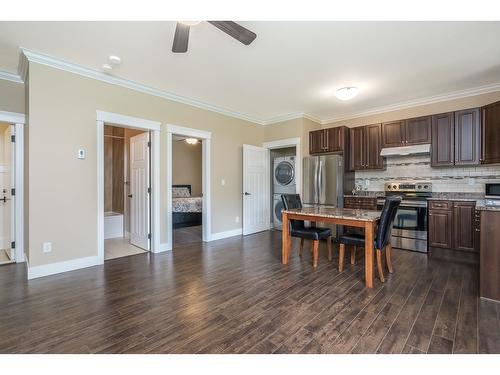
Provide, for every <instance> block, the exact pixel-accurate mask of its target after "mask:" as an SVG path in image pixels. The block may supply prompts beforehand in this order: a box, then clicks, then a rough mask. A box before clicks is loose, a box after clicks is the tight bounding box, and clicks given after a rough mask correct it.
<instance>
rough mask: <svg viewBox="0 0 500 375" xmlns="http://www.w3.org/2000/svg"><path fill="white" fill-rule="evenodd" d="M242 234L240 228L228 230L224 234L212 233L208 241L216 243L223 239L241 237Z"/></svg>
mask: <svg viewBox="0 0 500 375" xmlns="http://www.w3.org/2000/svg"><path fill="white" fill-rule="evenodd" d="M242 234H243V229H242V228H238V229H233V230H228V231H225V232H219V233H212V236H211V237H210V241H217V240H222V239H223V238H228V237H234V236H241V235H242Z"/></svg>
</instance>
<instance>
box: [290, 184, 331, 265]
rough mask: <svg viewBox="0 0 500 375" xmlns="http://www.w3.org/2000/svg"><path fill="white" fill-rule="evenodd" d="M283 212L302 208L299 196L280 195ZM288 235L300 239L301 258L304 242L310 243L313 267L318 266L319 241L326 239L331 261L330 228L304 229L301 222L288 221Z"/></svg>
mask: <svg viewBox="0 0 500 375" xmlns="http://www.w3.org/2000/svg"><path fill="white" fill-rule="evenodd" d="M281 200H282V201H283V206H284V207H285V210H290V209H300V208H302V201H301V200H300V195H299V194H281ZM289 222H290V224H289V225H290V235H291V236H292V237H298V238H300V249H299V255H300V256H302V252H303V250H304V241H305V240H311V241H312V245H313V246H312V252H313V267H317V266H318V249H319V241H320V240H324V239H326V244H327V247H328V260H329V261H331V260H332V230H331V229H330V228H321V227H306V225H305V223H304V221H303V220H290V221H289Z"/></svg>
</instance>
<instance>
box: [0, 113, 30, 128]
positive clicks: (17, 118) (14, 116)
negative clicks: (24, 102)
mask: <svg viewBox="0 0 500 375" xmlns="http://www.w3.org/2000/svg"><path fill="white" fill-rule="evenodd" d="M0 121H2V122H8V123H11V124H23V125H24V124H25V123H26V116H25V115H24V114H22V113H16V112H7V111H0Z"/></svg>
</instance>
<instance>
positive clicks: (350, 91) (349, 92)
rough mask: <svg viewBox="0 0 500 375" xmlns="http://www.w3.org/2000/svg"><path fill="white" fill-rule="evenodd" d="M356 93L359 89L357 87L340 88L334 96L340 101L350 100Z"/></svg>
mask: <svg viewBox="0 0 500 375" xmlns="http://www.w3.org/2000/svg"><path fill="white" fill-rule="evenodd" d="M358 93H359V89H358V88H357V87H342V88H341V89H338V90H337V91H336V92H335V96H336V97H337V98H339V99H340V100H351V99H352V98H354V97H355V96H356V95H358Z"/></svg>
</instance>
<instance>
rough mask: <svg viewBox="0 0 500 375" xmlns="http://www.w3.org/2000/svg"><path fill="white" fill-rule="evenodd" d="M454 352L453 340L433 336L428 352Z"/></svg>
mask: <svg viewBox="0 0 500 375" xmlns="http://www.w3.org/2000/svg"><path fill="white" fill-rule="evenodd" d="M452 352H453V341H452V340H448V339H445V338H444V337H440V336H432V339H431V343H430V345H429V349H428V351H427V353H429V354H451V353H452Z"/></svg>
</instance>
